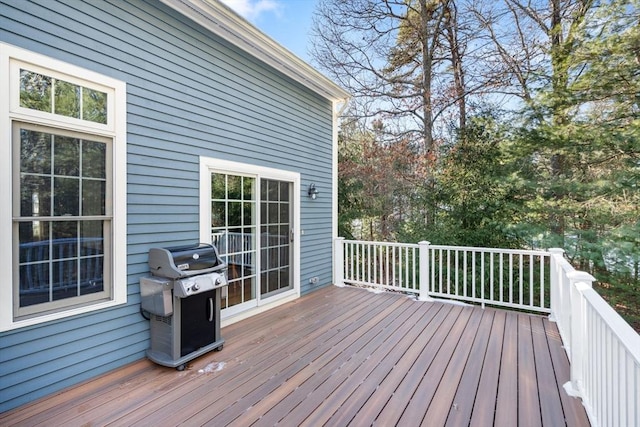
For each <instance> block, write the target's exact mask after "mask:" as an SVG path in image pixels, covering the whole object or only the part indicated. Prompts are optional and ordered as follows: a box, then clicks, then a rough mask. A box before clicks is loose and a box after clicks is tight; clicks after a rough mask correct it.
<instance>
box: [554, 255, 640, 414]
mask: <svg viewBox="0 0 640 427" xmlns="http://www.w3.org/2000/svg"><path fill="white" fill-rule="evenodd" d="M549 252H550V253H551V254H552V255H551V259H552V263H551V265H552V280H551V292H552V297H551V316H550V318H551V320H555V321H556V322H557V324H558V330H559V331H560V336H561V337H562V342H563V344H564V348H565V350H566V352H567V355H568V356H569V361H570V363H571V381H570V382H569V383H567V384H565V389H566V390H567V392H568V393H569V394H572V395H574V396H579V397H581V398H582V402H583V404H584V406H585V408H586V410H587V414H588V415H589V420H590V421H591V425H592V426H640V335H638V334H637V333H636V332H635V331H634V330H633V329H632V328H631V326H629V324H628V323H627V322H625V321H624V319H622V317H620V315H619V314H618V313H616V312H615V311H614V310H613V308H611V306H610V305H609V304H607V302H606V301H605V300H604V299H602V297H601V296H600V295H599V294H598V293H597V292H596V291H594V290H593V288H592V285H593V282H594V281H595V279H594V277H593V276H591V275H590V274H588V273H585V272H583V271H577V270H575V269H574V268H573V266H571V264H569V262H568V261H567V260H566V259H565V258H564V256H563V253H564V251H563V250H562V249H550V250H549Z"/></svg>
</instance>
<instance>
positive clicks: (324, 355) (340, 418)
mask: <svg viewBox="0 0 640 427" xmlns="http://www.w3.org/2000/svg"><path fill="white" fill-rule="evenodd" d="M222 335H223V337H224V338H225V340H226V342H225V346H224V349H223V350H222V351H220V352H211V353H209V354H206V355H204V356H201V357H200V358H198V359H195V360H193V361H191V362H190V363H189V364H188V366H187V369H186V370H185V371H183V372H179V371H176V370H175V369H171V368H165V367H161V366H157V365H155V364H153V363H151V362H149V361H147V360H141V361H138V362H135V363H132V364H130V365H127V366H125V367H123V368H121V369H118V370H116V371H113V372H112V373H109V374H106V375H103V376H100V377H98V378H96V379H94V380H92V381H88V382H86V383H83V384H81V385H79V386H75V387H72V388H69V389H66V390H64V391H63V392H59V393H56V394H54V395H51V396H49V397H47V398H44V399H41V400H39V401H36V402H33V403H31V404H28V405H24V406H22V407H20V408H17V409H15V410H12V411H9V412H6V413H3V414H0V425H2V426H38V425H40V426H44V425H65V426H80V425H94V426H102V425H117V426H120V425H127V426H135V425H139V426H148V425H163V426H164V425H179V424H185V425H211V426H224V425H233V426H249V425H254V426H272V425H275V424H278V425H303V426H320V425H327V426H345V425H354V426H361V425H381V426H391V425H419V424H421V423H423V424H424V425H450V426H461V425H472V426H486V425H516V423H518V424H519V425H527V426H528V425H534V423H535V425H543V426H561V425H567V426H584V425H588V420H587V417H586V413H585V411H584V408H583V407H582V404H581V403H580V401H579V400H578V399H575V398H572V397H570V396H568V395H567V394H566V392H565V391H564V389H563V388H562V385H563V384H564V383H565V382H566V381H568V378H569V364H568V361H567V358H566V355H565V354H564V350H563V349H562V343H561V341H560V338H559V334H558V332H557V329H556V327H555V324H553V323H551V322H549V321H548V320H547V319H546V318H543V317H541V316H532V315H528V314H523V313H516V312H513V311H505V310H496V309H490V308H487V309H484V310H483V309H481V308H479V307H463V306H460V305H454V304H448V303H442V302H418V301H415V300H413V299H412V298H409V297H407V296H405V295H401V294H395V293H383V294H374V293H372V292H367V291H365V290H362V289H355V288H339V287H333V286H332V287H328V288H324V289H321V290H319V291H316V292H314V293H312V294H309V295H306V296H304V297H302V298H300V299H298V300H296V301H293V302H291V303H287V304H285V305H283V306H280V307H277V308H274V309H272V310H270V311H268V312H265V313H261V314H259V315H257V316H254V317H252V318H249V319H246V320H243V321H241V322H238V323H235V324H233V325H230V326H228V327H225V328H223V329H222ZM518 420H519V421H518Z"/></svg>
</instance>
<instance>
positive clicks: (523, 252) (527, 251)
mask: <svg viewBox="0 0 640 427" xmlns="http://www.w3.org/2000/svg"><path fill="white" fill-rule="evenodd" d="M429 247H430V248H431V249H438V250H440V249H441V250H451V251H470V252H489V253H498V254H514V255H540V256H546V255H549V254H550V253H549V252H547V251H544V250H532V249H500V248H481V247H475V246H448V245H429Z"/></svg>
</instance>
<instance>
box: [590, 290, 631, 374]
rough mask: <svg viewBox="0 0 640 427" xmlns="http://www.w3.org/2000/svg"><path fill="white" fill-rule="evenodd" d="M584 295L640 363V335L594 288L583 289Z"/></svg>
mask: <svg viewBox="0 0 640 427" xmlns="http://www.w3.org/2000/svg"><path fill="white" fill-rule="evenodd" d="M582 295H583V296H584V298H585V299H586V300H587V302H588V303H589V304H591V306H592V307H593V309H594V310H596V311H597V312H598V313H599V314H600V317H601V318H602V321H604V322H605V323H606V324H607V326H608V327H609V329H610V331H611V333H613V334H614V335H615V336H616V337H617V338H618V341H619V343H620V344H621V345H623V346H624V347H625V348H626V349H627V351H628V353H629V354H630V355H631V356H632V357H633V358H634V359H635V363H637V364H638V365H640V335H638V334H637V333H636V331H634V330H633V328H632V327H631V325H629V324H628V323H627V322H625V320H624V319H623V318H622V317H620V315H619V314H618V313H617V312H616V311H615V310H614V309H613V308H612V307H611V306H610V305H609V304H608V303H607V302H606V301H605V300H604V299H603V298H602V297H601V296H600V294H598V292H596V291H595V290H593V289H592V288H586V289H584V290H582Z"/></svg>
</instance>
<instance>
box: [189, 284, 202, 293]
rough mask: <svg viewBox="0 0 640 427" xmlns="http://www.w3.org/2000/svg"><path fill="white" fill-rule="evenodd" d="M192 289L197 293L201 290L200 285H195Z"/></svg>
mask: <svg viewBox="0 0 640 427" xmlns="http://www.w3.org/2000/svg"><path fill="white" fill-rule="evenodd" d="M191 289H192V290H193V291H194V292H195V291H197V290H199V289H200V285H198V284H197V283H196V284H194V285H193V286H192V287H191Z"/></svg>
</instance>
